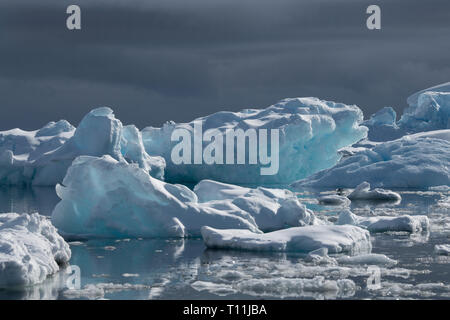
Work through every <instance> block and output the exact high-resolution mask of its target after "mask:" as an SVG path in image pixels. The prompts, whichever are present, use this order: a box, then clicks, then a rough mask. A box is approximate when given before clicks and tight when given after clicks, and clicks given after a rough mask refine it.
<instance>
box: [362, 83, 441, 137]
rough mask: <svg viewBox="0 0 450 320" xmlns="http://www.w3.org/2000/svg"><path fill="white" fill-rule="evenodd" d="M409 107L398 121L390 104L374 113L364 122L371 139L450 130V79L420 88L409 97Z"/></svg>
mask: <svg viewBox="0 0 450 320" xmlns="http://www.w3.org/2000/svg"><path fill="white" fill-rule="evenodd" d="M407 102H408V105H409V107H408V108H406V109H405V110H404V112H403V115H402V116H401V118H400V120H399V121H396V113H395V111H394V110H393V109H392V108H390V107H385V108H383V109H381V110H380V111H378V112H377V113H375V114H373V115H372V116H371V118H370V119H369V120H366V121H365V122H363V125H365V126H367V127H368V128H369V133H368V138H369V139H370V140H372V141H389V140H394V139H398V138H400V137H402V136H404V135H406V134H412V133H416V132H423V131H433V130H442V129H450V82H447V83H444V84H441V85H437V86H434V87H431V88H428V89H424V90H421V91H419V92H417V93H414V94H412V95H411V96H409V97H408V99H407Z"/></svg>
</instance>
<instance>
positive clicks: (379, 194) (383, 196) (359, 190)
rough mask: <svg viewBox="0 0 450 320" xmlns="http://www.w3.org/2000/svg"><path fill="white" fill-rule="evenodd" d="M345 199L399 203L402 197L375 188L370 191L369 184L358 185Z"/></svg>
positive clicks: (389, 191) (395, 193)
mask: <svg viewBox="0 0 450 320" xmlns="http://www.w3.org/2000/svg"><path fill="white" fill-rule="evenodd" d="M347 198H349V199H350V200H374V201H400V200H402V197H401V196H400V194H398V193H397V192H393V191H391V190H384V189H380V188H375V189H373V190H370V183H368V182H366V181H364V182H362V183H361V184H359V185H358V186H357V187H356V188H355V190H353V192H352V193H350V194H349V195H348V196H347Z"/></svg>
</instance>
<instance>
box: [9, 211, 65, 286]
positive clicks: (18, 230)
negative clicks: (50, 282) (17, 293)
mask: <svg viewBox="0 0 450 320" xmlns="http://www.w3.org/2000/svg"><path fill="white" fill-rule="evenodd" d="M70 256H71V251H70V248H69V245H68V244H67V243H66V242H65V241H64V239H63V238H62V237H61V236H60V235H59V234H58V233H57V231H56V229H55V227H54V226H53V225H52V224H51V222H50V220H49V219H47V218H46V217H44V216H41V215H39V214H37V213H33V214H17V213H2V214H0V288H5V287H23V286H28V285H33V284H36V283H41V282H43V281H44V280H45V279H46V278H47V276H49V275H52V274H54V273H56V272H57V271H59V268H60V267H59V266H60V265H62V264H65V263H67V262H68V261H69V259H70Z"/></svg>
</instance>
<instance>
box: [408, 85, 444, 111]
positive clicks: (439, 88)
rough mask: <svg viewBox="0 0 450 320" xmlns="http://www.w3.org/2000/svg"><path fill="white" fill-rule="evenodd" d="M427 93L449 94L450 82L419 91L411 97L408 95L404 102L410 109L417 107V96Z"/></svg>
mask: <svg viewBox="0 0 450 320" xmlns="http://www.w3.org/2000/svg"><path fill="white" fill-rule="evenodd" d="M429 91H432V92H450V82H446V83H441V84H438V85H436V86H433V87H430V88H427V89H423V90H420V91H418V92H416V93H413V94H412V95H410V96H409V97H408V98H407V99H406V102H407V103H408V105H409V106H411V107H417V106H418V104H419V96H420V95H421V94H422V93H425V92H429Z"/></svg>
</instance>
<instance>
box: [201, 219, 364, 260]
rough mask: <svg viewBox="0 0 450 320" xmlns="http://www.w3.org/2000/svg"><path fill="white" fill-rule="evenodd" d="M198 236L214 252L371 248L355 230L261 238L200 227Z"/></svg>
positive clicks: (323, 228) (302, 230)
mask: <svg viewBox="0 0 450 320" xmlns="http://www.w3.org/2000/svg"><path fill="white" fill-rule="evenodd" d="M202 236H203V241H204V242H205V244H206V246H207V247H208V248H218V249H237V250H252V251H282V252H284V251H286V252H304V253H308V252H311V251H314V250H317V249H320V248H326V249H327V250H328V252H330V253H339V252H349V253H351V254H357V253H367V252H370V250H371V248H372V247H371V243H370V236H369V233H368V232H367V230H364V229H361V228H359V227H355V226H333V225H314V226H306V227H295V228H289V229H284V230H279V231H273V232H269V233H264V234H256V233H253V232H251V231H248V230H237V229H228V230H219V229H214V228H211V227H203V228H202Z"/></svg>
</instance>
